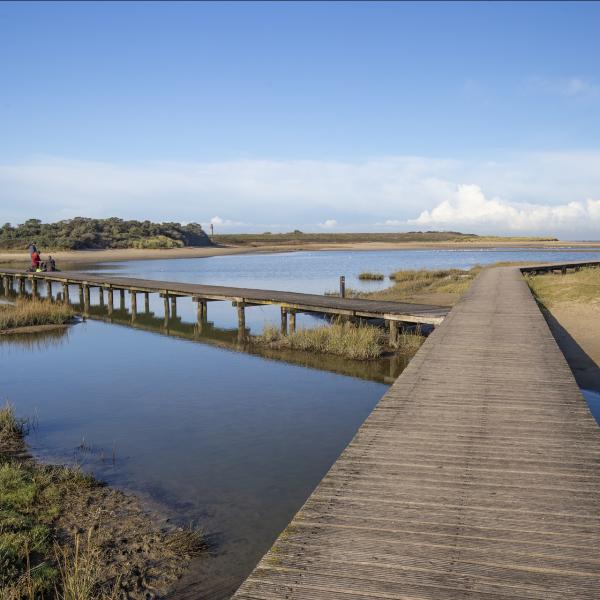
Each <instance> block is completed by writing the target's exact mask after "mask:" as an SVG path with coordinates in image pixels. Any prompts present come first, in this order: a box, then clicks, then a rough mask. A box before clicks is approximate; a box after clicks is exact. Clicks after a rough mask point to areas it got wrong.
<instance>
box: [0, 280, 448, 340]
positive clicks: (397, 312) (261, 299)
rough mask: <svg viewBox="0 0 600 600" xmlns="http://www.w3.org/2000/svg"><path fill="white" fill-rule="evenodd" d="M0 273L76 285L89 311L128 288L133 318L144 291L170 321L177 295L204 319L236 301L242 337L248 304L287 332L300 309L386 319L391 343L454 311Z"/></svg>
mask: <svg viewBox="0 0 600 600" xmlns="http://www.w3.org/2000/svg"><path fill="white" fill-rule="evenodd" d="M0 277H2V280H3V287H4V292H5V294H9V293H11V292H17V293H25V290H26V285H27V286H30V291H31V293H32V294H34V295H37V294H38V293H39V292H40V286H43V285H45V286H46V291H45V295H46V296H49V297H52V294H53V285H54V284H58V285H59V286H62V294H61V297H62V298H63V299H64V300H66V301H68V300H69V298H70V287H72V286H75V287H76V288H77V289H78V291H79V304H80V305H81V306H83V307H84V310H88V309H89V306H90V289H92V288H97V289H98V292H99V300H100V303H101V304H102V305H104V304H105V300H104V295H105V293H106V295H107V300H106V306H107V310H108V314H109V315H110V314H111V313H112V311H113V307H114V294H115V293H118V294H119V295H120V301H121V305H123V303H124V299H125V293H126V292H128V293H129V296H130V310H131V314H132V318H133V319H134V320H135V318H136V314H137V310H138V309H137V296H138V294H143V295H144V302H145V309H146V312H147V311H148V306H149V295H150V294H153V293H154V294H160V295H161V296H162V298H163V301H164V318H165V320H167V321H168V319H169V317H170V315H171V313H172V312H173V311H175V310H176V303H177V298H180V297H184V296H188V297H191V298H192V299H193V300H194V302H196V303H197V307H198V311H197V312H198V323H199V324H202V323H203V322H205V321H206V317H207V303H208V302H211V301H217V300H225V301H231V302H232V303H233V304H234V305H235V306H236V307H237V314H238V331H239V332H240V335H241V336H242V337H243V336H244V335H245V332H246V320H245V308H246V307H248V306H261V305H266V304H277V305H280V306H281V329H282V332H283V333H287V332H288V331H295V329H296V314H297V313H303V312H305V313H319V314H328V315H341V316H344V317H348V318H361V319H384V320H385V321H386V322H387V323H388V325H389V328H390V338H391V341H392V344H394V343H395V341H396V339H397V336H398V332H399V324H402V323H408V324H415V323H419V324H429V325H438V324H440V323H441V322H442V321H443V319H444V317H445V316H446V314H448V310H449V309H448V308H445V307H441V306H430V305H424V304H410V303H405V302H386V301H379V300H363V299H358V298H340V297H335V296H321V295H318V294H302V293H297V292H282V291H275V290H258V289H251V288H237V287H224V286H215V285H201V284H194V283H179V282H174V281H156V280H153V279H136V278H131V277H105V276H103V275H92V274H89V273H75V272H51V273H24V272H23V271H18V270H16V269H0Z"/></svg>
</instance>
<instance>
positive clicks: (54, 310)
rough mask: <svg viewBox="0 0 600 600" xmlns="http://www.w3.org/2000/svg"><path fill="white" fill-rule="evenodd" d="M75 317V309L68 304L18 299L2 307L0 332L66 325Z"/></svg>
mask: <svg viewBox="0 0 600 600" xmlns="http://www.w3.org/2000/svg"><path fill="white" fill-rule="evenodd" d="M73 316H74V312H73V309H72V308H71V307H70V306H69V305H67V304H61V303H55V302H51V301H49V300H42V299H29V298H18V299H17V301H16V303H15V304H2V305H0V330H2V329H16V328H18V327H30V326H37V325H66V324H67V323H69V322H70V321H71V319H72V318H73Z"/></svg>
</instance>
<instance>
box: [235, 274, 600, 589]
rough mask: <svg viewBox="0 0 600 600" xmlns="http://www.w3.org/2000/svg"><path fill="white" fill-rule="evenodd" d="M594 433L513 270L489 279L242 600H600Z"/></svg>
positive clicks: (387, 399)
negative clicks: (567, 599)
mask: <svg viewBox="0 0 600 600" xmlns="http://www.w3.org/2000/svg"><path fill="white" fill-rule="evenodd" d="M599 548H600V430H599V429H598V426H597V424H596V422H595V420H594V418H593V417H592V415H591V414H590V412H589V410H588V408H587V405H586V403H585V401H584V399H583V397H582V395H581V393H580V391H579V389H578V387H577V384H576V383H575V380H574V379H573V376H572V374H571V371H570V370H569V367H568V365H567V363H566V361H565V359H564V357H563V355H562V354H561V352H560V350H559V349H558V347H557V345H556V343H555V341H554V339H553V337H552V335H551V333H550V331H549V329H548V327H547V325H546V322H545V320H544V318H543V316H542V314H541V313H540V311H539V309H538V307H537V305H536V303H535V301H534V299H533V298H532V296H531V294H530V292H529V289H528V287H527V284H526V283H525V281H524V280H523V277H522V275H521V273H520V271H519V269H517V268H495V269H486V270H484V271H483V272H482V274H481V275H480V276H479V277H478V278H477V279H476V281H475V282H474V283H473V285H472V287H471V289H470V291H469V292H467V294H466V295H465V296H464V297H463V298H462V300H461V301H460V302H459V303H458V304H457V305H456V306H455V308H454V309H453V310H452V311H451V313H450V315H449V316H448V317H446V319H445V320H444V322H443V324H442V325H441V326H440V327H438V328H437V329H436V330H435V332H434V333H433V334H432V335H431V336H430V337H429V338H428V340H427V341H426V342H425V344H424V345H423V347H422V348H421V350H420V351H419V352H418V354H417V355H416V357H415V358H414V359H413V360H412V361H411V363H410V364H409V366H408V368H407V369H406V370H405V371H404V372H403V373H402V375H401V376H400V377H399V378H398V379H397V381H396V382H395V384H394V385H393V386H392V387H391V388H390V390H389V391H388V393H387V394H386V395H385V396H384V397H383V398H382V400H381V401H380V402H379V404H378V405H377V407H376V408H375V409H374V411H373V412H372V414H371V415H370V416H369V418H368V419H367V420H366V422H365V423H364V424H363V426H362V427H361V428H360V430H359V431H358V433H357V434H356V436H355V437H354V439H353V440H352V442H351V443H350V444H349V446H348V447H347V448H346V450H345V451H344V452H343V454H342V455H341V456H340V458H339V459H338V460H337V461H336V463H335V464H334V465H333V467H332V468H331V470H330V471H329V473H328V474H327V475H326V476H325V478H324V479H323V480H322V482H321V483H320V484H319V486H318V487H317V488H316V490H315V491H314V492H313V494H312V495H311V496H310V497H309V499H308V500H307V502H306V503H305V505H304V506H303V507H302V509H301V510H300V511H299V512H298V514H297V515H296V516H295V518H294V519H293V521H292V522H291V524H290V525H289V527H288V528H287V529H286V530H285V531H284V532H283V533H282V534H281V536H280V537H279V538H278V540H277V541H276V542H275V544H274V546H273V547H272V549H271V550H270V551H269V552H268V553H267V554H266V555H265V556H264V558H263V559H262V560H261V561H260V563H259V564H258V566H257V567H256V569H255V570H254V571H253V573H252V574H251V575H250V577H249V578H248V579H247V580H246V581H245V582H244V583H243V585H242V586H241V587H240V589H239V590H238V592H237V593H236V594H235V596H234V598H235V599H237V600H259V599H260V600H275V599H283V598H285V599H289V600H300V599H302V600H320V599H323V600H324V599H327V600H348V599H371V598H381V599H388V600H389V599H406V600H408V599H410V600H417V599H418V600H446V599H448V600H450V599H453V600H454V599H489V600H500V599H505V600H507V599H514V598H519V599H520V598H528V599H539V600H542V599H543V600H551V599H555V600H563V599H565V598H569V599H575V598H577V599H590V600H591V599H598V598H600V555H599V554H598V549H599Z"/></svg>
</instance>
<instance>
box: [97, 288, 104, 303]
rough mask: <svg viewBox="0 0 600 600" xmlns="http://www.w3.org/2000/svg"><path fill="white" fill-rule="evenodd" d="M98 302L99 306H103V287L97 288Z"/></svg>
mask: <svg viewBox="0 0 600 600" xmlns="http://www.w3.org/2000/svg"><path fill="white" fill-rule="evenodd" d="M98 303H99V304H100V306H104V288H103V287H99V288H98Z"/></svg>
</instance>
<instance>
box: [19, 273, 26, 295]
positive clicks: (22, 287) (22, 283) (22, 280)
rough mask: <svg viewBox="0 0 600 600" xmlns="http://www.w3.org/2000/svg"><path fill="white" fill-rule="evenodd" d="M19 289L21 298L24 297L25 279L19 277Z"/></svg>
mask: <svg viewBox="0 0 600 600" xmlns="http://www.w3.org/2000/svg"><path fill="white" fill-rule="evenodd" d="M17 289H18V290H19V296H22V295H23V294H24V293H25V278H24V277H19V283H18V285H17Z"/></svg>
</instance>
